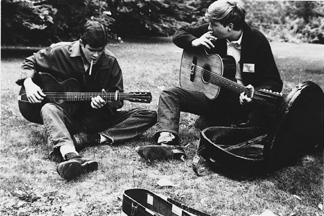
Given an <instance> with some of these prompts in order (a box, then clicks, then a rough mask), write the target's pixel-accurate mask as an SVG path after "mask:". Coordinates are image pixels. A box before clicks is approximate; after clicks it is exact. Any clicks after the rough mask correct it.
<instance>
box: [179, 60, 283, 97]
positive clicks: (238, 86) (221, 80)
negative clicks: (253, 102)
mask: <svg viewBox="0 0 324 216" xmlns="http://www.w3.org/2000/svg"><path fill="white" fill-rule="evenodd" d="M183 62H185V63H187V64H189V65H190V66H193V65H194V66H195V68H196V69H197V72H200V73H201V74H203V73H204V72H209V74H210V75H211V79H210V80H211V82H212V83H213V81H215V82H216V83H222V84H225V85H227V86H230V87H232V89H234V90H236V91H237V92H238V93H241V92H243V91H245V92H246V91H247V89H246V88H245V86H243V85H241V84H239V83H236V82H234V81H233V80H230V79H227V78H225V77H222V76H221V75H220V74H217V73H216V72H213V71H210V70H207V69H205V68H203V67H201V66H198V65H196V64H193V63H192V62H190V61H186V60H183ZM190 68H191V67H190ZM202 78H203V76H202ZM255 93H256V94H258V93H259V92H258V91H255ZM262 93H263V94H262V95H264V94H266V95H267V96H268V97H270V96H272V97H270V98H273V97H275V98H278V97H281V95H280V94H275V93H273V92H264V91H262Z"/></svg>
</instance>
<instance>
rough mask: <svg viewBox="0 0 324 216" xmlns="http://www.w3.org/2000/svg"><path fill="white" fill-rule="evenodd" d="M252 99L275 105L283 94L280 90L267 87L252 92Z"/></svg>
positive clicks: (279, 101) (280, 100) (281, 98)
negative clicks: (276, 90) (275, 90)
mask: <svg viewBox="0 0 324 216" xmlns="http://www.w3.org/2000/svg"><path fill="white" fill-rule="evenodd" d="M253 99H255V100H256V101H258V102H261V103H264V104H268V105H271V106H277V105H279V104H280V103H281V102H282V100H283V95H282V93H280V92H274V91H271V90H269V89H259V90H257V91H255V92H254V97H253Z"/></svg>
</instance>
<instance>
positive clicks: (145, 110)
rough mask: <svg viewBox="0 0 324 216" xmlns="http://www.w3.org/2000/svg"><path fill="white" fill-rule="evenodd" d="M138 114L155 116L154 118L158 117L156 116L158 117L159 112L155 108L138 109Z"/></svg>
mask: <svg viewBox="0 0 324 216" xmlns="http://www.w3.org/2000/svg"><path fill="white" fill-rule="evenodd" d="M136 114H137V115H139V116H143V117H149V118H153V119H156V117H157V113H156V111H154V110H147V109H138V110H137V111H136Z"/></svg>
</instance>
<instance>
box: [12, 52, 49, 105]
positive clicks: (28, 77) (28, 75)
mask: <svg viewBox="0 0 324 216" xmlns="http://www.w3.org/2000/svg"><path fill="white" fill-rule="evenodd" d="M37 55H38V54H37V53H36V54H34V55H32V56H29V57H27V58H26V59H25V60H24V61H23V64H22V70H21V74H20V79H18V80H17V81H16V83H17V84H18V85H23V86H24V87H25V91H26V97H27V99H28V101H29V102H30V103H40V102H41V101H42V100H43V99H44V97H45V96H46V95H45V94H44V93H43V91H42V90H41V88H40V87H39V86H38V85H37V84H36V83H34V81H33V80H32V79H33V78H34V77H35V75H36V73H37V69H36V68H37V66H36V56H37Z"/></svg>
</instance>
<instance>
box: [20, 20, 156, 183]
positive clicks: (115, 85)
mask: <svg viewBox="0 0 324 216" xmlns="http://www.w3.org/2000/svg"><path fill="white" fill-rule="evenodd" d="M107 43H108V38H107V28H106V26H105V25H104V22H103V20H100V19H92V20H89V21H87V22H86V23H85V25H84V26H83V31H82V32H81V38H80V40H77V41H73V42H60V43H57V44H52V45H51V46H50V47H48V48H46V49H42V50H40V51H38V52H37V53H34V54H33V55H32V56H30V57H28V58H26V59H25V61H24V62H23V64H22V73H21V78H20V79H19V80H18V81H17V84H19V85H22V90H21V93H22V92H23V91H25V93H24V94H22V95H23V96H25V97H26V100H25V101H19V105H20V107H19V108H20V110H21V112H22V114H23V113H24V114H23V115H24V117H26V118H27V116H28V118H27V119H28V120H30V121H33V122H36V123H41V124H44V126H45V129H46V132H47V134H48V141H49V143H50V144H51V145H53V146H54V150H53V152H52V153H51V154H50V156H51V158H52V159H53V160H55V161H57V162H59V164H58V166H57V172H58V173H59V175H60V176H62V177H63V178H65V179H67V180H71V179H75V178H76V177H78V176H79V175H81V174H82V173H84V172H88V171H93V170H96V169H97V168H98V163H97V162H96V161H93V160H85V159H83V158H82V157H81V156H80V155H79V153H78V151H80V150H81V149H83V148H84V147H86V146H89V145H96V144H97V145H100V144H109V145H110V144H113V143H118V142H121V141H125V140H128V139H131V138H134V137H136V136H138V135H140V134H142V133H143V132H144V131H145V130H147V129H148V128H150V127H151V126H152V125H154V124H155V122H156V112H155V111H149V110H144V109H132V110H129V111H119V110H117V109H119V108H121V107H122V106H123V101H122V99H127V98H128V97H132V96H133V95H131V94H127V93H123V76H122V71H121V69H120V67H119V64H118V62H117V59H116V58H115V56H114V55H113V54H112V53H111V52H110V51H109V50H108V49H106V45H107ZM75 91H80V92H77V93H78V94H73V93H74V92H75ZM106 91H107V93H106ZM88 93H91V94H88ZM108 93H109V94H108ZM107 95H108V96H109V97H106V96H107ZM89 96H90V97H89ZM110 96H111V97H110ZM141 96H142V95H141V93H139V94H135V96H134V97H136V98H135V99H136V100H138V102H150V101H151V100H150V99H151V98H148V100H146V99H147V96H146V94H145V95H143V99H141ZM149 96H150V95H149ZM87 98H89V101H87ZM55 99H56V100H55ZM135 99H134V100H135ZM80 100H81V101H83V102H72V101H80ZM136 100H135V101H136ZM28 108H29V110H28ZM26 109H27V110H26ZM35 111H36V114H35V115H28V114H31V113H33V112H35Z"/></svg>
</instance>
